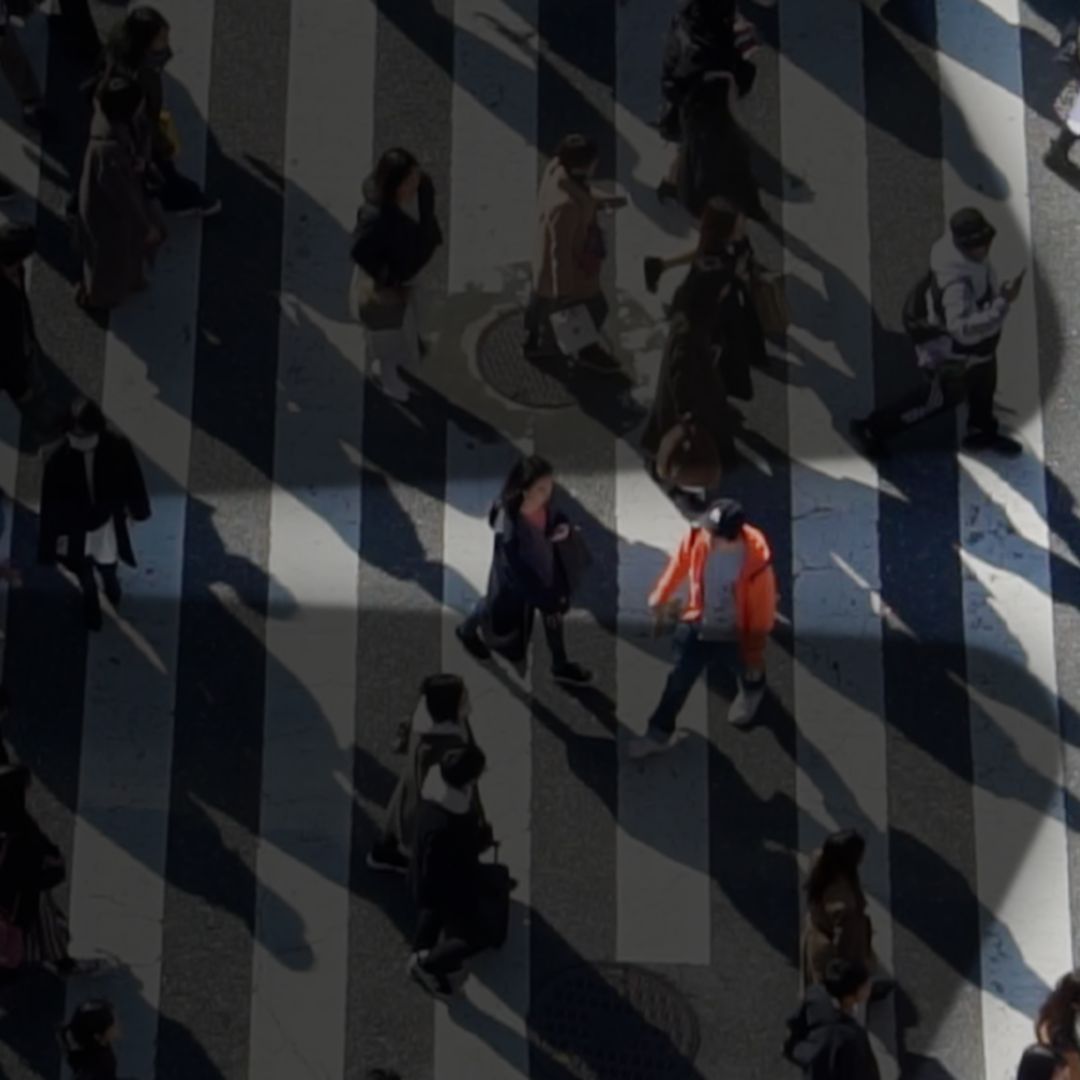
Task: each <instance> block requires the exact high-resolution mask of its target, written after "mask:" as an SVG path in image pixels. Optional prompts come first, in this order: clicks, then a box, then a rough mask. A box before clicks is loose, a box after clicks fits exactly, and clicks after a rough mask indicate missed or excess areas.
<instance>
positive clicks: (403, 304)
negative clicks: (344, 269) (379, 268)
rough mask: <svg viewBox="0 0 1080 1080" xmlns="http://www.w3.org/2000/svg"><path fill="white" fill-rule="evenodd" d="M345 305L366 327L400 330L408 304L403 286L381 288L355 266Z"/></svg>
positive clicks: (407, 296)
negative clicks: (400, 287)
mask: <svg viewBox="0 0 1080 1080" xmlns="http://www.w3.org/2000/svg"><path fill="white" fill-rule="evenodd" d="M349 306H350V308H351V309H352V310H353V311H354V312H355V314H356V317H357V319H359V320H360V323H361V325H362V326H363V327H364V328H365V329H366V330H376V331H377V330H400V329H401V327H402V326H403V325H404V324H405V311H406V309H407V308H408V306H409V294H408V290H406V289H399V290H395V292H394V293H393V294H391V293H390V291H389V290H386V289H381V288H379V286H378V285H376V284H375V282H374V281H373V280H372V279H371V278H370V277H368V276H367V274H365V273H364V272H363V271H362V270H361V269H360V267H359V266H354V267H353V277H352V283H351V285H350V287H349Z"/></svg>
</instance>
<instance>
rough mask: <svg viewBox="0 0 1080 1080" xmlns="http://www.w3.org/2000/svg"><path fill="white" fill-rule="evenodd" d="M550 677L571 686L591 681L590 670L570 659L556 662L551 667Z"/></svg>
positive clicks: (586, 683) (584, 684)
mask: <svg viewBox="0 0 1080 1080" xmlns="http://www.w3.org/2000/svg"><path fill="white" fill-rule="evenodd" d="M551 677H552V678H553V679H554V680H555V681H556V682H561V683H569V684H571V685H572V686H588V685H589V683H591V682H592V672H591V671H589V670H588V669H587V668H583V667H582V666H581V665H580V664H575V663H573V662H572V661H567V662H566V663H565V664H556V665H555V666H554V667H553V668H552V669H551Z"/></svg>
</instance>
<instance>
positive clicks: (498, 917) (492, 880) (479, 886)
mask: <svg viewBox="0 0 1080 1080" xmlns="http://www.w3.org/2000/svg"><path fill="white" fill-rule="evenodd" d="M516 887H517V882H516V881H515V880H514V879H513V878H512V877H511V876H510V869H509V867H507V866H505V865H504V864H503V863H501V862H499V845H498V844H497V843H496V844H494V845H493V846H492V861H491V862H490V863H481V864H480V866H478V867H477V869H476V907H475V909H474V911H475V917H476V929H477V934H478V937H479V939H480V940H479V941H478V942H477V944H478V945H483V946H484V947H485V948H488V949H501V948H502V947H503V945H505V944H506V939H507V937H508V936H509V933H510V894H511V893H512V892H513V891H514V889H515V888H516Z"/></svg>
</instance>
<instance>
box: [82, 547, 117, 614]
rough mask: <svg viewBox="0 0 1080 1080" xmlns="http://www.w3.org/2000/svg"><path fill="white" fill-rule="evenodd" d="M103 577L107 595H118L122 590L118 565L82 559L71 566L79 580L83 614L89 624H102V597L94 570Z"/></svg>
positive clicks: (102, 580) (102, 581)
mask: <svg viewBox="0 0 1080 1080" xmlns="http://www.w3.org/2000/svg"><path fill="white" fill-rule="evenodd" d="M95 567H96V568H97V571H98V573H99V574H100V575H101V583H102V585H104V586H105V592H106V593H107V594H112V595H116V594H117V593H118V592H119V590H120V578H119V575H118V573H117V569H118V568H117V565H116V563H108V564H104V565H103V564H101V563H95V562H94V560H93V559H81V560H79V561H78V562H76V563H73V564H71V570H72V572H73V573H74V574H75V576H76V577H77V578H78V579H79V587H80V588H81V589H82V594H83V614H84V615H85V616H86V621H87V622H89V623H100V622H101V597H100V596H99V595H98V586H97V579H96V578H95V577H94V569H95Z"/></svg>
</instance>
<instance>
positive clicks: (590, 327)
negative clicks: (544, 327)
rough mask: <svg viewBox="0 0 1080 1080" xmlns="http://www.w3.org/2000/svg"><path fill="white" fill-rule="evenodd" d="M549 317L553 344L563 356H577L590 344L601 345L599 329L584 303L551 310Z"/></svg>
mask: <svg viewBox="0 0 1080 1080" xmlns="http://www.w3.org/2000/svg"><path fill="white" fill-rule="evenodd" d="M550 319H551V332H552V334H554V335H555V344H556V345H557V346H558V349H559V352H561V353H562V354H563V356H577V355H578V353H580V352H581V351H582V350H583V349H587V348H588V347H589V346H590V345H598V346H603V340H602V339H601V337H600V331H599V330H598V329H597V328H596V323H595V322H594V321H593V317H592V315H591V314H590V313H589V309H588V308H587V307H586V306H585V305H584V304H576V305H575V306H574V307H569V308H562V309H561V310H559V311H553V312H552V313H551V316H550Z"/></svg>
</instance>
